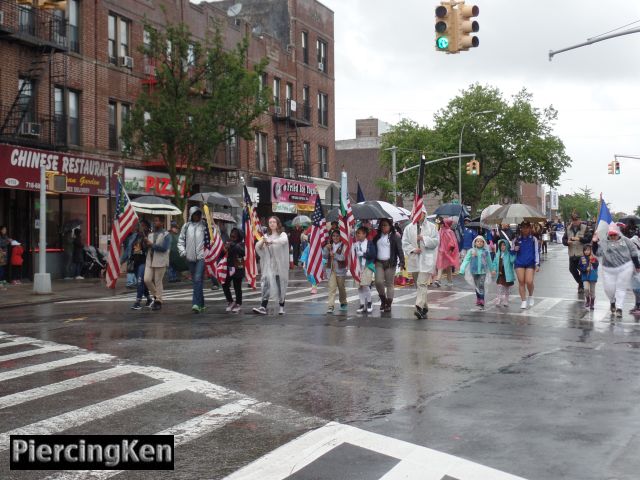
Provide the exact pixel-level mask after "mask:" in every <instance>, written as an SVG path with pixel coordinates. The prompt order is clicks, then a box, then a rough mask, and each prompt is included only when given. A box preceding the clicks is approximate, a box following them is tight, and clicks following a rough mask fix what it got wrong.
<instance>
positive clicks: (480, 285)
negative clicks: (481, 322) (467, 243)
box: [460, 235, 495, 309]
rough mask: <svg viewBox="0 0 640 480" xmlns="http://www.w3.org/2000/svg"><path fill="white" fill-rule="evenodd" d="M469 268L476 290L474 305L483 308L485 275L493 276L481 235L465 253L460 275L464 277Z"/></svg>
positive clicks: (488, 253) (489, 255)
mask: <svg viewBox="0 0 640 480" xmlns="http://www.w3.org/2000/svg"><path fill="white" fill-rule="evenodd" d="M467 267H469V272H470V273H471V275H472V276H473V283H474V285H475V289H476V305H477V306H478V307H480V308H481V309H483V308H484V290H485V288H484V286H485V281H486V279H487V273H489V272H491V275H494V274H495V271H494V269H493V264H492V262H491V252H489V248H488V247H487V242H486V240H485V239H484V237H483V236H482V235H478V236H477V237H476V238H475V240H474V241H473V248H472V249H471V250H469V251H468V252H467V255H466V256H465V257H464V261H463V262H462V265H460V275H464V272H465V270H466V269H467Z"/></svg>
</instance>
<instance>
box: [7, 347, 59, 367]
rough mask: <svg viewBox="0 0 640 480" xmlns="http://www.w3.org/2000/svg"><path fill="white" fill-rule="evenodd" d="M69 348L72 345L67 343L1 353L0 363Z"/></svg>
mask: <svg viewBox="0 0 640 480" xmlns="http://www.w3.org/2000/svg"><path fill="white" fill-rule="evenodd" d="M69 348H70V347H68V346H65V345H52V346H47V347H41V348H34V349H31V350H25V351H24V352H17V353H11V354H8V355H0V363H2V362H6V361H8V360H16V359H18V358H26V357H33V356H35V355H43V354H45V353H51V352H59V351H63V350H69Z"/></svg>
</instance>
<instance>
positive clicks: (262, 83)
mask: <svg viewBox="0 0 640 480" xmlns="http://www.w3.org/2000/svg"><path fill="white" fill-rule="evenodd" d="M267 81H268V80H267V74H266V73H263V74H262V75H260V91H262V90H263V89H264V88H265V87H266V86H267Z"/></svg>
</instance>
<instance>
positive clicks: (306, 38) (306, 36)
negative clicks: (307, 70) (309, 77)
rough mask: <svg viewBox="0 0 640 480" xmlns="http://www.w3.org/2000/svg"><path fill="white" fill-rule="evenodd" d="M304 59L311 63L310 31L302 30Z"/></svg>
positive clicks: (305, 61)
mask: <svg viewBox="0 0 640 480" xmlns="http://www.w3.org/2000/svg"><path fill="white" fill-rule="evenodd" d="M302 61H303V62H304V63H306V64H307V65H309V33H308V32H302Z"/></svg>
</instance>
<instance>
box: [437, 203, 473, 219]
mask: <svg viewBox="0 0 640 480" xmlns="http://www.w3.org/2000/svg"><path fill="white" fill-rule="evenodd" d="M433 213H435V214H436V215H440V216H441V217H459V216H461V215H462V216H464V217H467V216H469V213H468V212H467V209H466V208H464V207H463V206H462V205H460V204H458V203H445V204H442V205H440V206H439V207H438V208H436V209H435V211H434V212H433Z"/></svg>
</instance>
